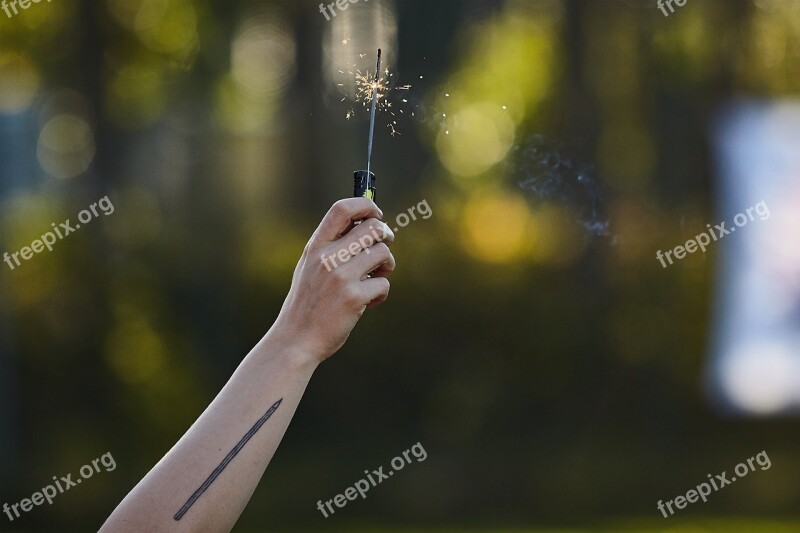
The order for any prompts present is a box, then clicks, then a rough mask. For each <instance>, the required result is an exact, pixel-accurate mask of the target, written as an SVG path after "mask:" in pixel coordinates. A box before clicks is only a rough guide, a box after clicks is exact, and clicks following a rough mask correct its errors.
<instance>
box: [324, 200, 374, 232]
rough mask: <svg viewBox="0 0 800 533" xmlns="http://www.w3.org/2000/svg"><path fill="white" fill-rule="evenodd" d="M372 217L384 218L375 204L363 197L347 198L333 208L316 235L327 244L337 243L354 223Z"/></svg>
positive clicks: (326, 215)
mask: <svg viewBox="0 0 800 533" xmlns="http://www.w3.org/2000/svg"><path fill="white" fill-rule="evenodd" d="M372 217H374V218H381V217H383V212H382V211H381V210H380V209H378V206H377V205H375V202H373V201H372V200H370V199H369V198H363V197H359V198H345V199H344V200H339V201H338V202H336V203H335V204H333V206H331V208H330V209H329V210H328V212H327V213H326V214H325V216H324V217H323V218H322V222H320V224H319V227H318V228H317V231H316V232H315V234H316V235H317V236H318V237H319V238H320V239H322V240H323V241H325V242H331V241H335V240H337V239H338V238H339V237H341V236H342V235H344V234H345V233H347V232H348V231H349V230H350V228H351V227H352V226H353V222H356V221H358V220H364V219H365V218H372Z"/></svg>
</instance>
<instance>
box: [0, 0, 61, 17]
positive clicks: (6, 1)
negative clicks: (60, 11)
mask: <svg viewBox="0 0 800 533" xmlns="http://www.w3.org/2000/svg"><path fill="white" fill-rule="evenodd" d="M52 1H53V0H47V3H48V4H49V3H50V2H52ZM39 2H42V0H3V1H2V2H0V7H2V8H3V11H5V12H6V15H8V18H11V17H12V16H13V15H12V14H11V12H12V11H13V12H14V15H17V14H18V13H19V11H17V6H19V8H20V9H28V8H29V7H31V5H33V4H38V3H39ZM9 8H10V9H9Z"/></svg>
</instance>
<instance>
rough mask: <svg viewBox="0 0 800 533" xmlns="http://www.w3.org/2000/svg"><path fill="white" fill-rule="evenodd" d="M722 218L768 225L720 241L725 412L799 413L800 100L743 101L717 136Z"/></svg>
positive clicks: (717, 327)
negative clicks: (754, 208)
mask: <svg viewBox="0 0 800 533" xmlns="http://www.w3.org/2000/svg"><path fill="white" fill-rule="evenodd" d="M713 140H714V143H715V146H716V156H717V171H718V187H717V191H718V196H717V202H718V203H717V212H718V214H719V215H720V217H719V219H720V220H732V218H733V216H734V215H735V214H736V213H738V212H739V211H741V210H742V209H744V208H745V207H747V206H751V205H755V204H757V203H758V202H765V203H766V205H767V206H768V207H769V210H770V213H771V216H770V219H769V220H766V221H764V222H760V223H758V224H752V225H750V226H749V227H748V228H747V231H742V232H739V233H736V234H735V235H731V236H729V237H727V238H726V239H724V240H722V241H720V242H719V244H720V247H719V250H718V252H719V256H718V267H717V274H718V275H717V278H716V279H717V286H716V293H717V301H716V309H715V311H716V312H715V320H714V336H713V344H712V354H713V356H712V359H711V366H710V372H709V378H710V379H709V382H710V386H711V391H712V395H713V398H714V399H715V400H716V401H717V403H718V405H719V406H721V407H722V408H723V409H724V410H725V411H728V412H731V413H736V414H746V415H754V416H766V415H773V414H786V413H797V412H798V411H800V238H798V235H800V103H788V102H787V103H766V102H764V103H758V102H740V103H737V104H736V105H734V106H731V107H729V108H727V109H726V110H725V112H724V113H723V115H722V117H721V120H720V121H719V122H718V123H717V127H716V129H715V131H714V139H713Z"/></svg>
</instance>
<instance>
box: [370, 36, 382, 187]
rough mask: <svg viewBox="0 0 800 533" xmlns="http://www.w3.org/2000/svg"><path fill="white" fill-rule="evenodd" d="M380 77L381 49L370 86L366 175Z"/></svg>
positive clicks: (373, 132) (373, 130)
mask: <svg viewBox="0 0 800 533" xmlns="http://www.w3.org/2000/svg"><path fill="white" fill-rule="evenodd" d="M380 77H381V49H380V48H378V64H377V65H376V66H375V82H374V83H373V85H372V109H370V112H369V142H368V143H367V173H369V169H370V163H371V162H372V137H373V135H374V134H375V108H376V107H377V106H378V80H380Z"/></svg>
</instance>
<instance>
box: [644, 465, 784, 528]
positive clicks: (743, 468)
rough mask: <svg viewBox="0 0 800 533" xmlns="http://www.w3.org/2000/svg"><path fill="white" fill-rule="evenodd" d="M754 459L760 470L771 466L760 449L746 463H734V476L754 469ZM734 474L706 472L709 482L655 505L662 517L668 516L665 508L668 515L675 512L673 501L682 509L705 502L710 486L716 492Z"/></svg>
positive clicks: (741, 475) (728, 483)
mask: <svg viewBox="0 0 800 533" xmlns="http://www.w3.org/2000/svg"><path fill="white" fill-rule="evenodd" d="M754 461H755V462H756V463H757V464H758V466H760V467H761V470H769V469H770V467H771V466H772V462H771V461H770V460H769V456H768V455H767V452H766V451H762V452H760V453H758V454H757V455H756V456H755V457H751V458H749V459H748V460H747V464H745V463H744V462H742V463H739V464H738V465H736V468H734V469H733V471H734V473H735V474H736V476H738V479H741V478H743V477H745V476H746V475H747V474H749V473H750V472H755V471H756V467H755V465H754V464H753V462H754ZM736 476H731V477H730V479H728V473H727V472H726V471H723V472H722V473H721V474H716V475H715V476H714V477H711V474H708V481H709V483H710V484H709V483H706V482H703V483H700V484H699V485H697V487H695V488H694V489H692V490H690V491H688V492H687V493H686V496H685V497H684V496H677V497H676V498H675V499H674V500H669V501H667V502H666V503H662V501H661V500H658V503H657V504H656V507H658V510H659V511H661V514H662V515H664V518H668V516H667V509H669V516H672V515H673V514H675V511H673V510H672V504H673V503H675V507H676V508H677V509H684V508H685V507H686V506H687V505H688V504H690V503H695V502H696V501H697V500H703V502H706V501H707V498H708V496H709V495H710V494H711V488H712V487H713V488H714V492H716V491H718V490H719V489H721V488H722V487H725V486H727V485H730V484H731V483H733V482H734V481H736V479H737V477H736Z"/></svg>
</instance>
